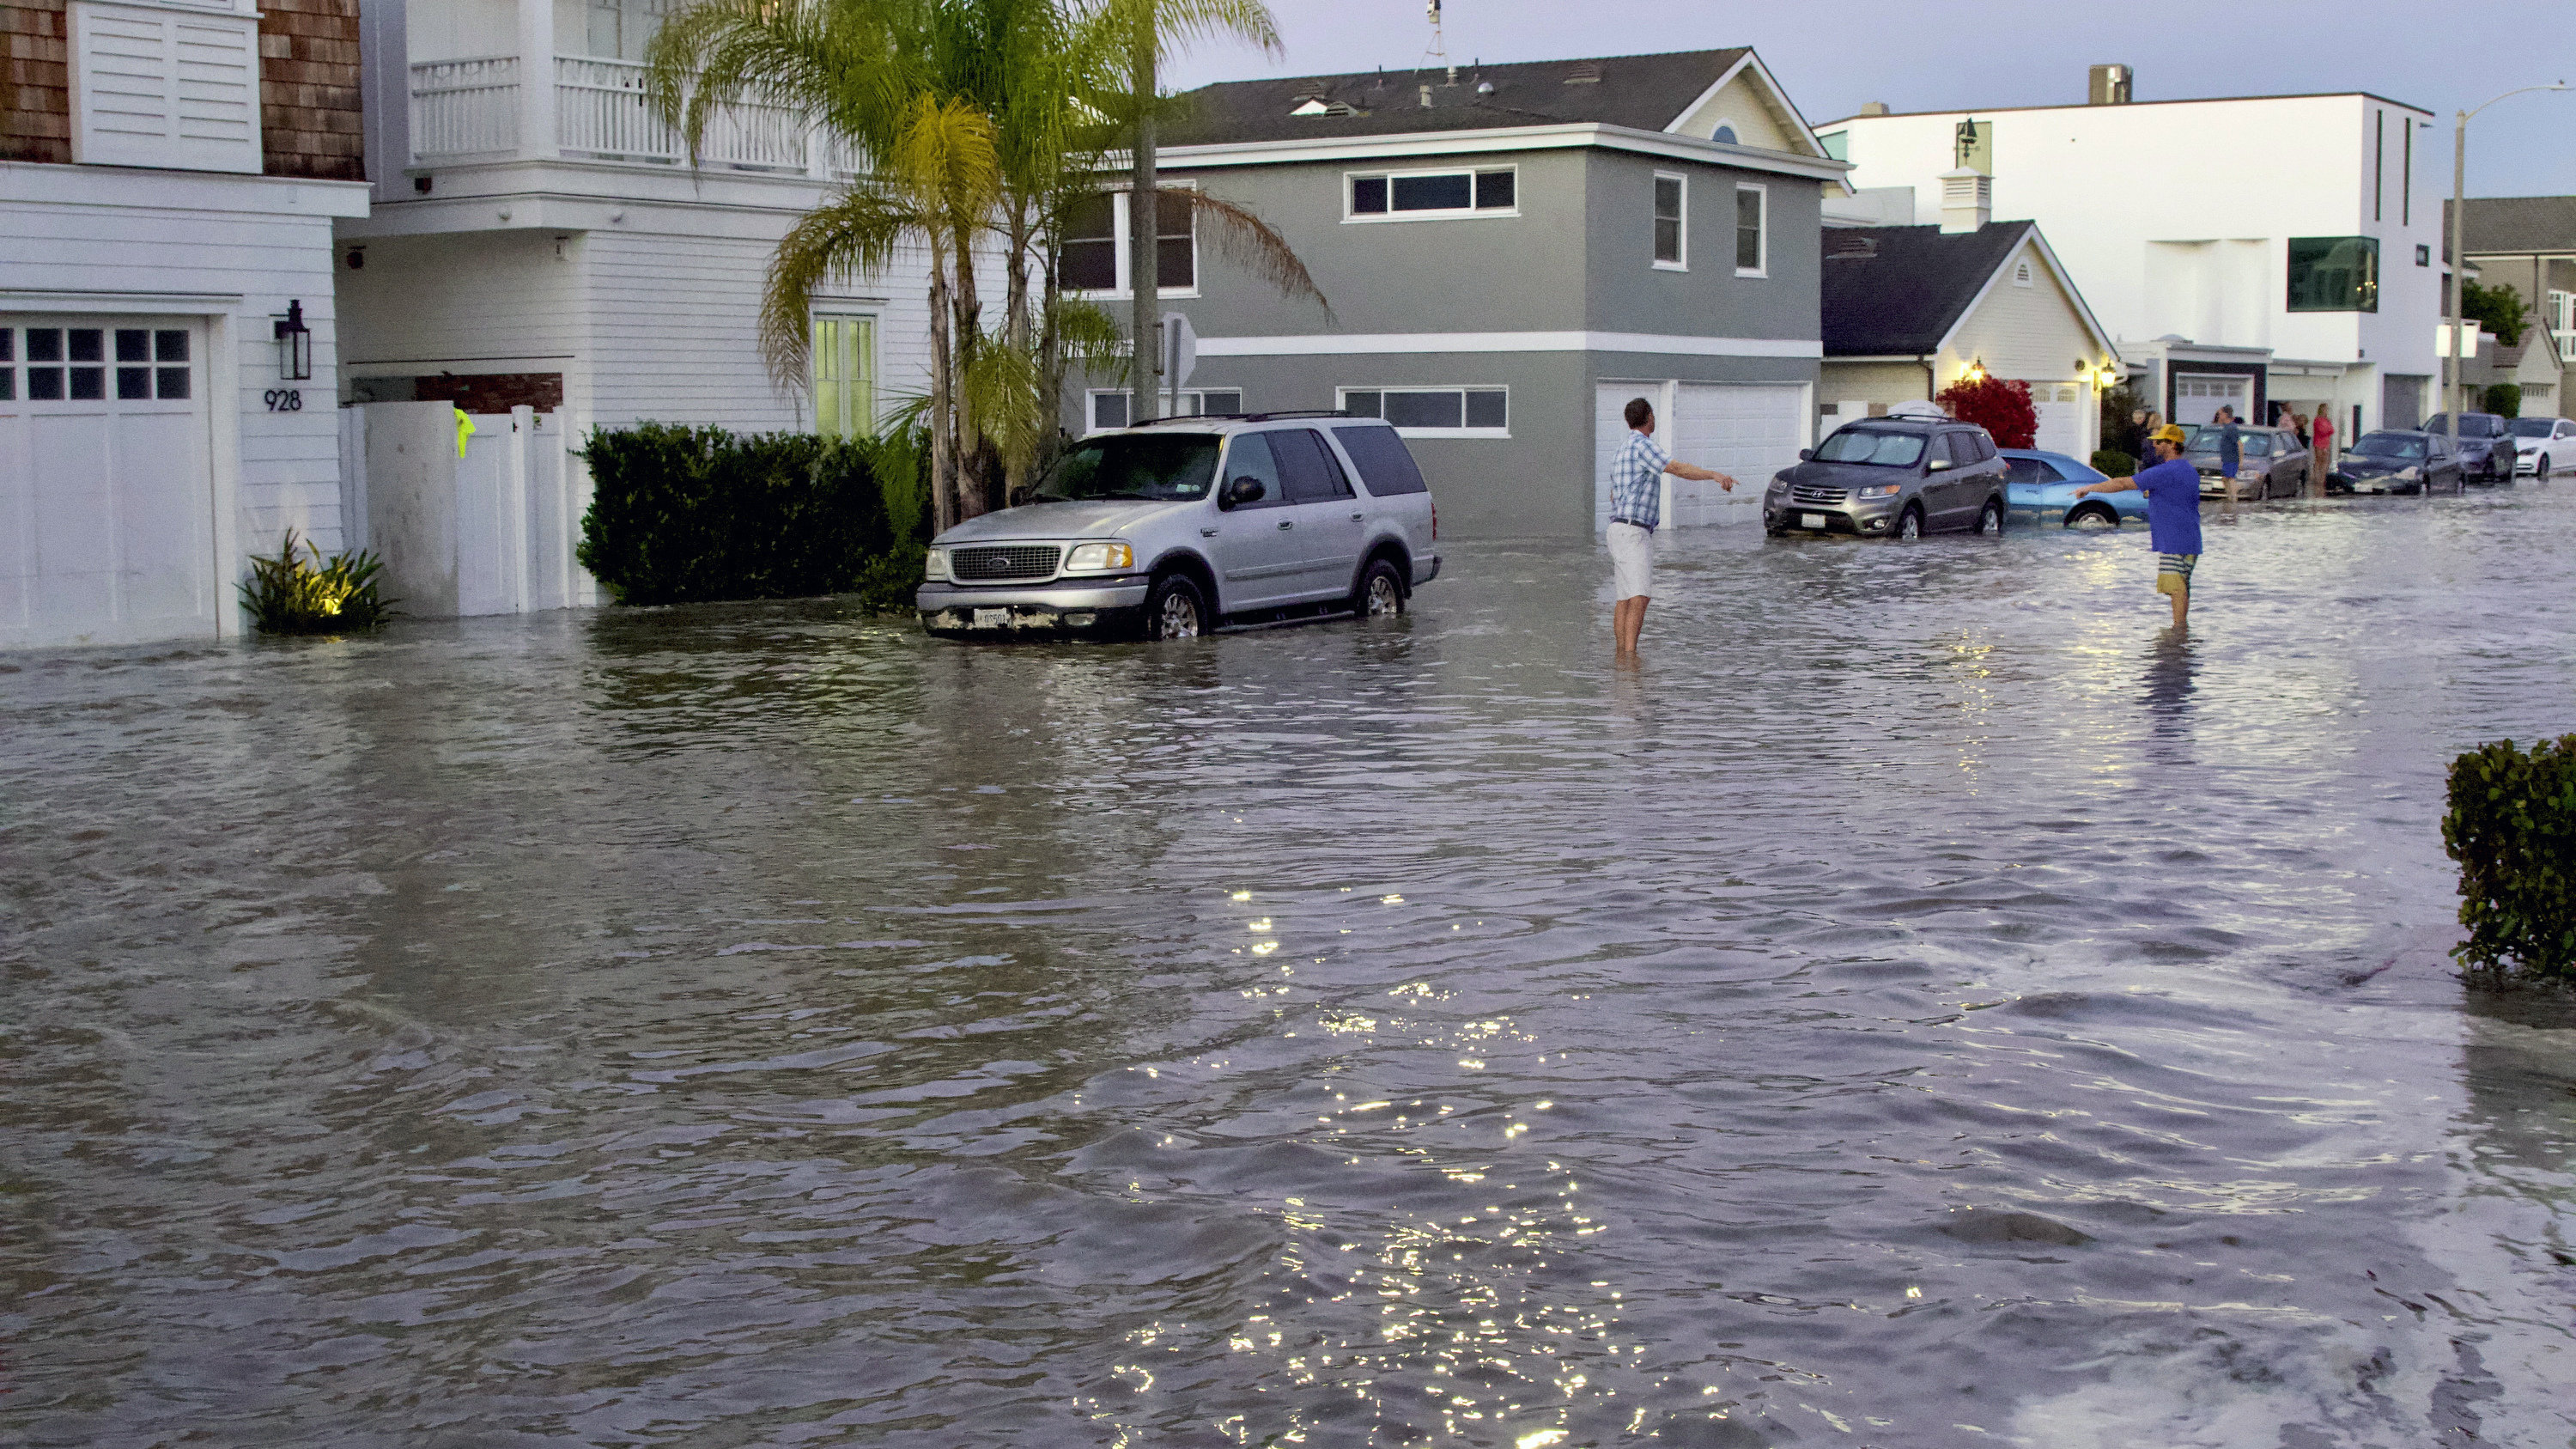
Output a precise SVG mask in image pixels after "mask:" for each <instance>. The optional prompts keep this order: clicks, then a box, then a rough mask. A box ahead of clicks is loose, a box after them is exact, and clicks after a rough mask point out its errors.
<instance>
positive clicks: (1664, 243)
mask: <svg viewBox="0 0 2576 1449" xmlns="http://www.w3.org/2000/svg"><path fill="white" fill-rule="evenodd" d="M1689 196H1690V180H1689V178H1688V177H1684V176H1677V175H1675V174H1673V173H1672V172H1669V171H1658V172H1656V173H1655V265H1656V266H1658V267H1661V268H1663V269H1664V270H1666V271H1670V272H1680V271H1688V270H1689V269H1690V237H1689V234H1688V232H1687V231H1686V230H1685V228H1684V226H1683V217H1684V216H1685V214H1686V211H1687V208H1686V203H1687V201H1688V199H1689Z"/></svg>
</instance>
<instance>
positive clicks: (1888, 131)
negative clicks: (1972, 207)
mask: <svg viewBox="0 0 2576 1449" xmlns="http://www.w3.org/2000/svg"><path fill="white" fill-rule="evenodd" d="M2106 72H2107V73H2109V74H2106ZM2093 91H2094V96H2095V101H2094V103H2092V104H2086V105H2074V106H2029V107H2005V108H1996V109H1980V110H1975V111H1935V112H1921V113H1913V114H1902V115H1899V114H1885V113H1883V112H1884V108H1883V107H1873V108H1871V112H1870V113H1867V114H1862V115H1858V116H1851V117H1847V118H1845V119H1843V120H1840V121H1832V122H1827V123H1824V124H1822V125H1820V126H1818V127H1817V132H1818V134H1819V137H1820V138H1821V139H1822V140H1823V141H1824V142H1825V143H1826V145H1827V147H1828V149H1829V150H1830V151H1831V152H1832V153H1833V154H1835V155H1838V156H1841V157H1843V158H1844V159H1846V160H1848V161H1850V162H1851V163H1852V171H1851V175H1850V181H1851V184H1852V185H1853V186H1854V187H1857V188H1861V190H1862V193H1863V195H1864V196H1866V195H1868V194H1869V193H1870V191H1871V189H1873V188H1911V189H1912V190H1913V191H1915V192H1916V193H1917V195H1918V197H1919V198H1920V201H1919V202H1918V208H1919V209H1921V210H1925V211H1931V210H1940V209H1943V208H1945V207H1946V206H1950V205H1954V204H1958V203H1960V202H1966V201H1973V200H1976V199H1983V200H1986V201H1989V202H1990V204H1991V206H1992V215H1993V216H1994V218H1995V219H1996V220H1998V221H2019V220H2032V221H2037V222H2039V223H2040V225H2041V226H2043V227H2044V228H2046V230H2047V233H2048V239H2049V242H2050V243H2051V244H2052V245H2053V246H2054V247H2055V249H2056V253H2057V256H2058V257H2059V258H2060V259H2061V260H2063V262H2064V263H2065V265H2066V268H2067V271H2068V272H2069V274H2070V275H2071V276H2072V277H2073V279H2074V281H2075V283H2076V284H2077V285H2078V286H2079V287H2080V288H2081V290H2082V293H2083V296H2084V298H2085V300H2086V301H2088V302H2089V303H2090V304H2091V305H2092V308H2093V310H2094V312H2095V314H2096V315H2097V316H2099V317H2100V318H2101V320H2102V322H2103V324H2104V325H2105V326H2106V327H2107V328H2108V329H2109V330H2110V331H2111V333H2112V335H2113V338H2114V340H2115V341H2116V342H2117V344H2118V347H2119V349H2120V354H2121V356H2122V358H2123V359H2124V360H2125V361H2127V362H2128V363H2129V364H2131V365H2132V366H2133V367H2138V368H2141V369H2143V370H2142V371H2141V372H2140V373H2139V374H2138V375H2137V380H2138V381H2139V383H2140V384H2141V385H2142V386H2145V387H2148V388H2150V389H2152V395H2153V396H2154V397H2156V398H2157V400H2158V406H2159V409H2160V410H2161V411H2163V412H2164V413H2165V414H2166V415H2167V416H2169V417H2173V418H2176V419H2179V420H2181V421H2184V422H2192V421H2199V420H2205V419H2206V418H2207V417H2209V416H2210V414H2212V413H2214V412H2215V411H2216V410H2217V408H2218V407H2219V406H2220V405H2221V404H2223V403H2229V402H2232V403H2234V404H2236V406H2237V408H2238V411H2239V413H2240V414H2242V415H2246V416H2256V417H2265V416H2268V415H2269V412H2270V405H2271V404H2273V403H2276V402H2281V403H2296V404H2298V405H2300V407H2301V408H2302V410H2304V411H2309V412H2313V411H2314V410H2315V408H2316V406H2317V405H2318V404H2319V403H2328V404H2332V405H2333V406H2334V408H2335V412H2336V415H2337V417H2338V418H2339V419H2340V420H2342V421H2343V422H2344V423H2345V425H2346V426H2348V427H2350V428H2351V429H2353V431H2354V433H2358V432H2359V431H2361V430H2364V429H2367V428H2373V427H2380V426H2404V425H2411V424H2412V423H2414V422H2415V421H2417V420H2418V419H2420V418H2421V417H2422V416H2424V415H2425V414H2426V413H2427V412H2429V411H2431V409H2432V406H2433V403H2432V398H2431V393H2432V382H2433V379H2434V378H2435V376H2437V374H2438V369H2439V365H2438V363H2437V361H2436V358H2435V355H2434V352H2433V347H2432V339H2433V336H2434V324H2435V322H2436V321H2437V319H2438V317H2439V314H2440V311H2441V282H2440V278H2441V272H2440V268H2439V262H2440V248H2441V237H2440V234H2439V232H2440V226H2441V220H2442V206H2441V196H2440V188H2439V186H2438V185H2436V184H2435V174H2436V172H2437V170H2438V169H2439V167H2438V164H2437V159H2436V157H2435V156H2434V155H2433V154H2431V152H2430V150H2429V149H2428V148H2427V147H2425V146H2424V145H2423V144H2422V140H2423V138H2422V136H2421V135H2420V134H2419V131H2420V128H2421V127H2422V126H2423V125H2424V124H2426V123H2428V122H2429V121H2430V120H2431V119H2432V113H2431V112H2429V111H2427V110H2425V109H2423V108H2422V107H2420V106H2411V105H2406V104H2403V103H2401V102H2397V101H2392V100H2386V99H2383V98H2381V97H2379V96H2374V95H2369V94H2366V93H2361V92H2347V93H2343V94H2336V95H2309V96H2248V97H2236V98H2227V99H2214V100H2192V101H2156V102H2137V103H2130V102H2129V101H2128V100H2127V95H2128V77H2127V74H2126V68H2125V67H2096V68H2095V85H2094V88H2093ZM2419 151H2425V152H2426V154H2423V155H2419V154H2417V153H2418V152H2419ZM1963 163H1964V164H1963ZM1979 192H1983V193H1986V195H1985V196H1984V197H1982V198H1978V197H1975V196H1974V195H1973V194H1974V193H1979ZM1946 193H1959V194H1958V195H1947V194H1946ZM2351 435H2352V434H2347V436H2351Z"/></svg>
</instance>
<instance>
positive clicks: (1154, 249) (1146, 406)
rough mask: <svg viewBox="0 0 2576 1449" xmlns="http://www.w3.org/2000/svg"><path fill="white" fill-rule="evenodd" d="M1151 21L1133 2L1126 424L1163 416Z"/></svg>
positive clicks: (1144, 1)
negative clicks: (1130, 395)
mask: <svg viewBox="0 0 2576 1449" xmlns="http://www.w3.org/2000/svg"><path fill="white" fill-rule="evenodd" d="M1155 24H1156V21H1155V15H1154V5H1153V0H1138V3H1137V6H1136V34H1135V36H1134V38H1133V40H1132V41H1131V42H1130V49H1129V52H1128V65H1129V81H1130V86H1131V88H1132V89H1133V90H1134V91H1135V95H1136V150H1135V156H1134V161H1135V172H1134V175H1133V176H1132V177H1131V178H1130V179H1129V183H1128V190H1127V255H1128V271H1129V272H1130V273H1131V274H1132V275H1131V277H1130V283H1131V285H1132V286H1133V288H1134V291H1135V296H1136V311H1135V316H1134V334H1135V343H1136V365H1135V368H1134V369H1133V371H1132V372H1131V373H1130V376H1131V377H1132V378H1133V379H1134V383H1133V386H1134V389H1135V401H1134V403H1133V404H1132V405H1130V407H1129V408H1128V412H1127V417H1128V420H1129V421H1130V422H1142V421H1144V420H1145V419H1147V418H1155V417H1160V416H1162V390H1163V368H1162V360H1163V349H1162V348H1161V346H1160V345H1159V344H1160V342H1161V338H1162V329H1161V323H1162V320H1163V316H1162V312H1163V299H1162V296H1161V292H1160V289H1161V286H1162V267H1161V265H1160V262H1161V256H1162V253H1161V240H1162V237H1161V234H1162V229H1163V228H1162V207H1161V205H1160V203H1159V202H1158V201H1157V200H1156V197H1155V181H1154V98H1155V78H1154V47H1155V42H1156V40H1157V38H1158V37H1157V36H1156V34H1155Z"/></svg>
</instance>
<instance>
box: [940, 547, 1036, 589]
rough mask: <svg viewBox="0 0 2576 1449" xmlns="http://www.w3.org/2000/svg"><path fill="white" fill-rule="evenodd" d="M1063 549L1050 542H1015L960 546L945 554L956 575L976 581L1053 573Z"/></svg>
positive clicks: (1020, 577)
mask: <svg viewBox="0 0 2576 1449" xmlns="http://www.w3.org/2000/svg"><path fill="white" fill-rule="evenodd" d="M1063 552H1064V550H1063V549H1061V548H1059V547H1057V546H1056V545H1054V544H1051V543H1038V544H1018V545H1014V546H1011V547H1008V548H961V549H958V550H957V551H955V552H954V553H952V554H950V555H949V559H948V566H949V570H950V572H951V573H952V574H953V575H954V576H955V577H956V578H958V579H960V580H967V581H972V582H977V583H982V582H988V581H990V580H994V579H1044V578H1052V577H1054V576H1055V564H1056V559H1057V558H1058V557H1059V556H1061V555H1062V554H1063Z"/></svg>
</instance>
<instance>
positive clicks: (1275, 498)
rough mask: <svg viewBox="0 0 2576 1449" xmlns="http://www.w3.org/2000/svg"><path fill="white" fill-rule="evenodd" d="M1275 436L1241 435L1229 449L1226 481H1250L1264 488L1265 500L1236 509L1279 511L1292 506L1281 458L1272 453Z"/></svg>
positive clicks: (1262, 494) (1243, 504)
mask: <svg viewBox="0 0 2576 1449" xmlns="http://www.w3.org/2000/svg"><path fill="white" fill-rule="evenodd" d="M1277 437H1278V434H1275V433H1238V434H1236V435H1235V437H1234V441H1232V442H1231V443H1228V444H1227V445H1226V449H1225V481H1226V483H1227V485H1228V486H1229V487H1231V486H1232V485H1233V483H1234V480H1236V479H1237V478H1249V479H1251V480H1252V481H1254V482H1255V483H1258V484H1260V485H1261V496H1260V497H1258V498H1255V499H1253V500H1252V501H1251V502H1249V503H1236V504H1232V505H1230V506H1232V507H1235V508H1278V507H1281V506H1283V505H1284V504H1286V503H1287V502H1288V485H1287V484H1286V483H1285V482H1284V481H1283V480H1282V479H1281V478H1280V468H1279V455H1278V454H1277V453H1275V452H1273V451H1272V450H1271V447H1270V444H1271V442H1272V441H1273V440H1274V439H1275V438H1277Z"/></svg>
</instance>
